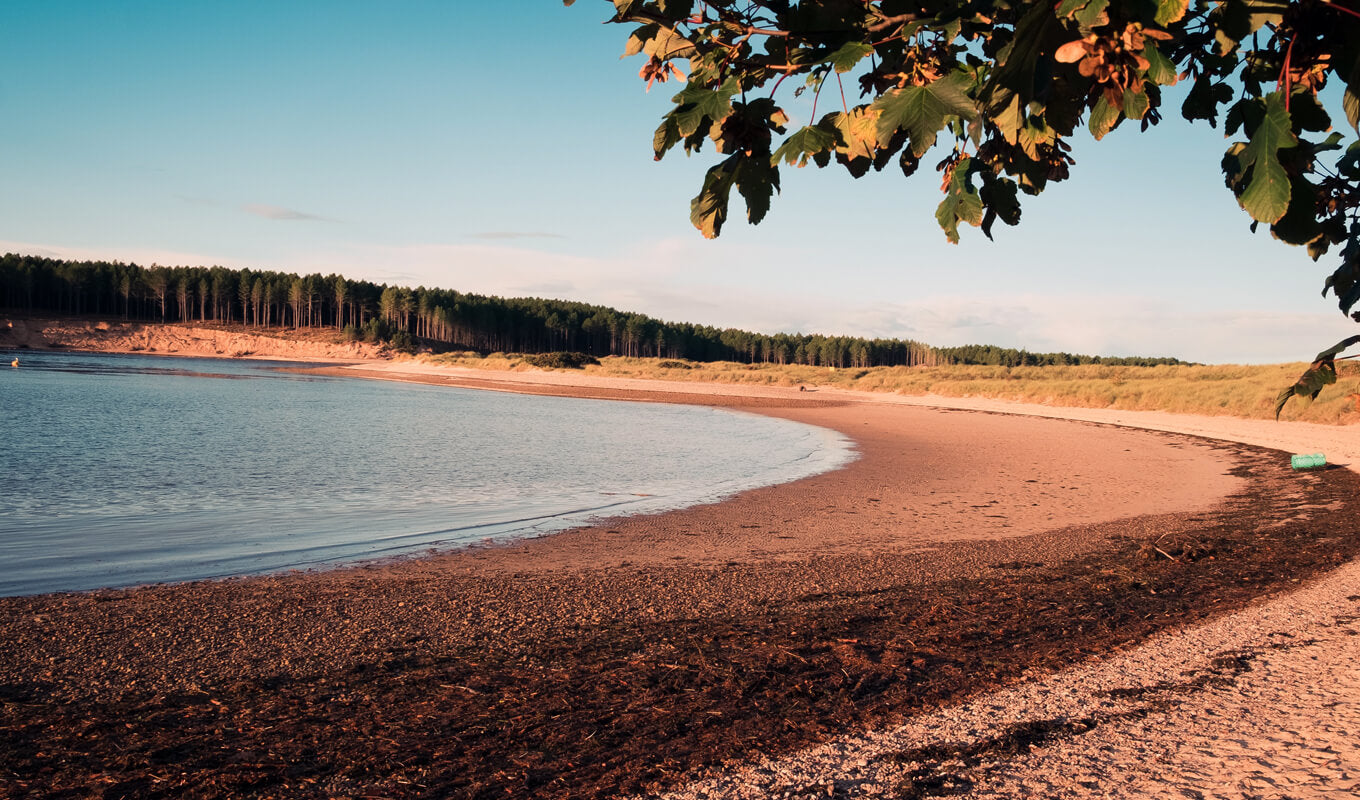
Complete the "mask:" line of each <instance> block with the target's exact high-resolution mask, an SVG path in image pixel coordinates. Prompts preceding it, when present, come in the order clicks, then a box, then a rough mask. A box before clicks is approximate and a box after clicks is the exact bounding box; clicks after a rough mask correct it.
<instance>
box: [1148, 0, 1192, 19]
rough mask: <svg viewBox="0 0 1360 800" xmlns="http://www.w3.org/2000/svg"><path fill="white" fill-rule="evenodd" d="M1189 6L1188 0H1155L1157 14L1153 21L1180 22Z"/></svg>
mask: <svg viewBox="0 0 1360 800" xmlns="http://www.w3.org/2000/svg"><path fill="white" fill-rule="evenodd" d="M1189 8H1190V0H1157V16H1156V17H1154V18H1153V21H1154V22H1156V23H1157V24H1158V25H1170V24H1171V23H1173V22H1180V21H1181V19H1183V18H1184V17H1185V12H1186V11H1188V10H1189Z"/></svg>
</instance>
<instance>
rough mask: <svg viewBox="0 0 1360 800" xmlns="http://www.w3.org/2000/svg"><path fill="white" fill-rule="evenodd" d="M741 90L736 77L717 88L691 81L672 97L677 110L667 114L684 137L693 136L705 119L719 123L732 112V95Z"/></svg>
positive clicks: (712, 122)
mask: <svg viewBox="0 0 1360 800" xmlns="http://www.w3.org/2000/svg"><path fill="white" fill-rule="evenodd" d="M739 91H741V85H740V84H738V83H737V79H736V78H735V77H733V78H728V79H727V80H726V81H725V82H724V83H723V85H722V86H720V87H718V88H717V89H708V88H705V87H703V86H696V85H695V84H694V83H690V84H689V85H688V86H686V87H685V89H684V91H682V92H680V94H677V95H676V96H675V97H673V98H671V100H672V102H674V103H675V105H676V108H675V110H673V111H671V113H670V114H668V115H667V116H668V117H670V118H673V119H674V120H675V122H676V125H677V129H678V130H679V132H680V136H681V137H682V138H689V137H690V136H693V135H694V133H695V132H696V131H698V130H699V128H700V127H701V126H702V125H703V123H704V119H705V118H707V119H709V120H710V122H711V124H717V123H720V122H722V121H723V120H725V119H727V117H728V116H729V115H730V114H731V113H732V96H733V95H735V94H736V93H737V92H739Z"/></svg>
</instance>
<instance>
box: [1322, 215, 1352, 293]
mask: <svg viewBox="0 0 1360 800" xmlns="http://www.w3.org/2000/svg"><path fill="white" fill-rule="evenodd" d="M1356 233H1357V232H1356V230H1355V228H1354V227H1352V229H1351V234H1352V236H1353V237H1354V236H1355V235H1356ZM1357 241H1360V239H1357V238H1352V239H1351V240H1350V241H1349V242H1347V244H1346V247H1345V248H1344V249H1342V251H1341V266H1339V267H1337V268H1336V271H1335V272H1333V273H1332V274H1331V275H1328V276H1327V282H1326V283H1325V284H1323V286H1322V296H1323V297H1326V296H1327V292H1328V291H1329V290H1330V291H1331V292H1333V293H1334V294H1335V295H1336V304H1337V307H1338V308H1340V309H1341V313H1342V314H1349V313H1351V308H1353V307H1354V306H1355V304H1356V303H1357V302H1360V253H1357V252H1356V251H1357V249H1360V248H1358V247H1357Z"/></svg>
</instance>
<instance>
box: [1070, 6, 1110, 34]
mask: <svg viewBox="0 0 1360 800" xmlns="http://www.w3.org/2000/svg"><path fill="white" fill-rule="evenodd" d="M1109 5H1110V0H1091V2H1089V3H1087V4H1086V5H1085V6H1083V7H1082V8H1081V10H1080V11H1078V12H1077V14H1076V17H1077V24H1079V25H1080V26H1081V27H1082V29H1083V30H1085V29H1087V28H1094V27H1095V26H1097V25H1104V24H1106V23H1108V22H1109V21H1110V18H1109V17H1108V16H1107V15H1106V14H1105V9H1106V8H1108V7H1109Z"/></svg>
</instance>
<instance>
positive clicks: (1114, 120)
mask: <svg viewBox="0 0 1360 800" xmlns="http://www.w3.org/2000/svg"><path fill="white" fill-rule="evenodd" d="M1122 112H1123V110H1122V109H1121V108H1117V107H1115V106H1114V105H1113V104H1112V103H1111V102H1110V101H1109V100H1107V99H1105V95H1103V94H1102V95H1101V96H1100V99H1099V100H1097V101H1096V105H1095V108H1093V109H1091V120H1090V123H1089V124H1088V127H1089V128H1090V129H1091V135H1092V136H1094V137H1096V140H1097V141H1099V140H1101V139H1104V138H1105V134H1107V133H1109V132H1110V131H1112V130H1114V126H1115V125H1116V124H1118V123H1119V115H1120V114H1121V113H1122Z"/></svg>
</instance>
